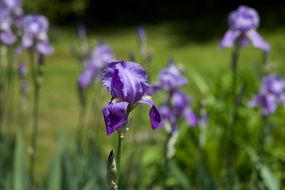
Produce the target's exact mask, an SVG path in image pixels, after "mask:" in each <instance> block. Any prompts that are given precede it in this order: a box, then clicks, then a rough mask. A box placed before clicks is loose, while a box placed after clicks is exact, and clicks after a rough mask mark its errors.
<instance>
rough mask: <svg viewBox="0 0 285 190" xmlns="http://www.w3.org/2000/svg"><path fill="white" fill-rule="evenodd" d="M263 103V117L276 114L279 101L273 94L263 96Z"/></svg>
mask: <svg viewBox="0 0 285 190" xmlns="http://www.w3.org/2000/svg"><path fill="white" fill-rule="evenodd" d="M262 101H263V102H262V103H263V112H262V113H263V115H269V114H271V113H274V112H275V111H276V109H277V99H276V97H275V96H274V95H272V94H266V95H263V96H262Z"/></svg>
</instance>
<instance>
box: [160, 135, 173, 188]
mask: <svg viewBox="0 0 285 190" xmlns="http://www.w3.org/2000/svg"><path fill="white" fill-rule="evenodd" d="M172 134H173V133H172V132H169V133H168V134H167V138H166V141H165V145H164V156H165V160H164V171H163V179H162V180H163V189H164V190H167V189H168V186H167V179H168V173H169V161H170V158H169V157H168V144H169V141H170V139H171V137H172Z"/></svg>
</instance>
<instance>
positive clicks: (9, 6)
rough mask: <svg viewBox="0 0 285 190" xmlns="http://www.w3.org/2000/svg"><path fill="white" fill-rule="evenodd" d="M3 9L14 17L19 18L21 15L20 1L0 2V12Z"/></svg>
mask: <svg viewBox="0 0 285 190" xmlns="http://www.w3.org/2000/svg"><path fill="white" fill-rule="evenodd" d="M3 9H5V10H6V11H8V12H9V14H11V15H12V16H15V17H19V16H21V15H22V13H23V10H22V2H21V0H0V10H1V11H2V10H3Z"/></svg>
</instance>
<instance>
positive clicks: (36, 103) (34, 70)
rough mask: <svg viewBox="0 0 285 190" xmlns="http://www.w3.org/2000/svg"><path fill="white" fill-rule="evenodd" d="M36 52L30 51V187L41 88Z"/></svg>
mask: <svg viewBox="0 0 285 190" xmlns="http://www.w3.org/2000/svg"><path fill="white" fill-rule="evenodd" d="M36 58H37V57H36V51H35V50H34V49H31V50H30V64H31V71H32V81H33V87H34V97H33V120H32V121H33V124H32V126H33V128H32V142H31V155H30V156H31V157H30V169H29V172H30V181H31V186H32V187H34V185H35V176H34V173H35V163H36V148H37V135H38V123H39V100H40V87H41V77H42V71H41V67H42V65H41V64H38V63H36Z"/></svg>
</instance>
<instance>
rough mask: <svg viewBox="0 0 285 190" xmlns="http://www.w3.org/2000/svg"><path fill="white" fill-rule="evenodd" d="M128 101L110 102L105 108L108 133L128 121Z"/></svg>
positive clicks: (104, 113) (104, 114)
mask: <svg viewBox="0 0 285 190" xmlns="http://www.w3.org/2000/svg"><path fill="white" fill-rule="evenodd" d="M128 105H129V103H128V102H118V103H109V104H107V105H106V106H105V107H104V108H103V116H104V121H105V125H106V132H107V135H111V134H112V133H113V132H114V131H115V130H117V129H119V128H120V127H122V126H123V125H125V124H126V123H127V107H128Z"/></svg>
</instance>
